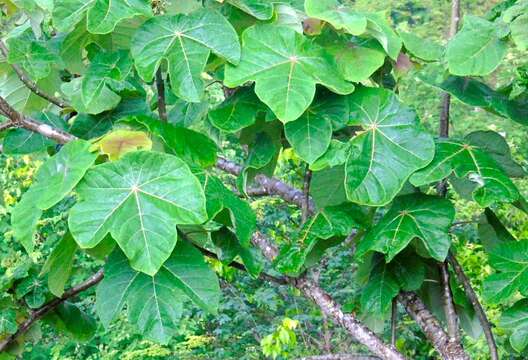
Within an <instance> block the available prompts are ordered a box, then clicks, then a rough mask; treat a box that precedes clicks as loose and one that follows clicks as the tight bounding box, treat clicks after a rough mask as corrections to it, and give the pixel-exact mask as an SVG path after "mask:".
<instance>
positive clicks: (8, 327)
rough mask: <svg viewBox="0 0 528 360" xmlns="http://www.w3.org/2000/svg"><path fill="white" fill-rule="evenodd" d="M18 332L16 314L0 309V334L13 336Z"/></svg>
mask: <svg viewBox="0 0 528 360" xmlns="http://www.w3.org/2000/svg"><path fill="white" fill-rule="evenodd" d="M17 330H18V324H17V322H16V312H15V310H12V309H2V312H1V313H0V334H14V333H15V332H16V331H17Z"/></svg>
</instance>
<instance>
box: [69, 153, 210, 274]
mask: <svg viewBox="0 0 528 360" xmlns="http://www.w3.org/2000/svg"><path fill="white" fill-rule="evenodd" d="M77 191H78V193H79V196H80V197H81V199H82V200H81V201H80V202H78V203H77V204H76V205H75V206H74V207H73V208H72V209H71V211H70V216H69V219H68V221H69V227H70V230H71V232H72V234H73V236H74V238H75V240H76V241H77V243H78V244H79V245H80V246H81V247H82V248H92V247H95V246H96V245H97V244H98V243H99V242H101V240H103V238H104V237H105V235H106V234H107V233H108V232H110V233H111V234H112V237H113V238H114V239H116V241H117V243H118V244H119V246H120V247H121V249H122V250H123V252H124V253H125V254H126V255H127V257H128V258H129V259H130V262H131V266H132V267H133V268H134V269H136V270H138V271H142V272H144V273H146V274H149V275H154V274H155V273H156V272H157V271H158V270H159V268H160V267H161V265H162V264H163V263H164V262H165V260H167V258H168V257H169V256H170V254H171V252H172V250H173V249H174V246H175V245H176V238H177V232H176V225H177V224H199V223H201V222H203V221H205V220H206V218H207V216H206V214H205V197H204V192H203V189H202V187H201V185H200V183H199V181H198V179H197V178H196V177H195V176H194V175H193V174H192V173H191V171H190V169H189V167H188V166H187V165H186V164H185V162H183V160H181V159H179V158H177V157H175V156H172V155H168V154H162V153H156V152H146V151H139V152H132V153H128V154H126V155H124V156H123V157H122V158H121V159H120V160H118V161H116V162H110V163H105V164H101V165H98V166H96V167H94V168H93V169H92V170H90V171H89V172H87V173H86V175H85V177H84V179H83V181H82V182H81V183H80V184H79V186H78V187H77Z"/></svg>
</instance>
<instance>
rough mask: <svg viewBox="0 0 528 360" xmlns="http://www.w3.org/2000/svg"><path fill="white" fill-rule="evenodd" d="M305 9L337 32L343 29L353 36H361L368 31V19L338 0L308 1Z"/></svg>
mask: <svg viewBox="0 0 528 360" xmlns="http://www.w3.org/2000/svg"><path fill="white" fill-rule="evenodd" d="M304 8H305V9H306V14H307V15H308V16H310V17H313V18H317V19H321V20H324V21H327V22H328V23H330V24H331V25H332V26H333V27H334V28H336V29H337V30H341V29H343V30H345V31H346V32H348V33H349V34H352V35H361V34H363V33H364V32H365V30H367V18H366V17H365V16H364V15H362V14H361V13H358V12H356V11H354V10H352V8H351V7H349V6H347V5H345V4H340V3H339V1H337V0H306V1H305V2H304Z"/></svg>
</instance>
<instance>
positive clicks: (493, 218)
mask: <svg viewBox="0 0 528 360" xmlns="http://www.w3.org/2000/svg"><path fill="white" fill-rule="evenodd" d="M478 237H479V239H480V241H481V242H482V245H483V246H484V249H485V250H486V252H491V251H492V249H493V248H494V247H495V246H497V245H500V244H502V243H504V242H509V241H517V239H515V237H513V235H512V234H511V233H510V232H509V231H508V229H506V227H505V226H504V225H503V224H502V222H501V221H500V219H499V218H498V217H497V215H495V213H494V212H493V211H492V210H491V209H489V208H486V209H485V210H484V213H483V214H482V215H481V217H480V220H479V224H478Z"/></svg>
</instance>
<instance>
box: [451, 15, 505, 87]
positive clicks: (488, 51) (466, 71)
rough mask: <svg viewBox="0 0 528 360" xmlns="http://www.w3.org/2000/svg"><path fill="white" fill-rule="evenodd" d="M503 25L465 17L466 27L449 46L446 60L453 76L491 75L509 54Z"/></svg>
mask: <svg viewBox="0 0 528 360" xmlns="http://www.w3.org/2000/svg"><path fill="white" fill-rule="evenodd" d="M502 35H503V34H502V32H501V30H500V26H498V25H497V24H495V23H492V22H489V21H487V20H484V19H481V18H478V17H476V16H471V15H467V16H465V17H464V26H463V27H462V29H461V30H460V31H459V32H458V33H457V34H456V35H455V37H453V39H451V41H449V43H448V44H447V51H446V58H447V63H448V67H449V72H450V73H451V74H453V75H461V76H464V75H476V76H483V75H488V74H490V73H491V72H493V70H495V69H496V68H497V66H499V64H500V62H501V61H502V59H503V57H504V55H506V50H507V49H506V41H505V40H502V37H503V36H502Z"/></svg>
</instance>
